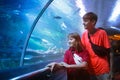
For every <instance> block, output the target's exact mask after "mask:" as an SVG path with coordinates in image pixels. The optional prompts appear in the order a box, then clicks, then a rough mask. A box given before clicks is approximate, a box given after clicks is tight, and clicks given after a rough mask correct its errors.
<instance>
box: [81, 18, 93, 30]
mask: <svg viewBox="0 0 120 80" xmlns="http://www.w3.org/2000/svg"><path fill="white" fill-rule="evenodd" d="M83 25H84V28H85V29H91V28H92V27H93V26H94V25H93V21H91V20H90V19H83Z"/></svg>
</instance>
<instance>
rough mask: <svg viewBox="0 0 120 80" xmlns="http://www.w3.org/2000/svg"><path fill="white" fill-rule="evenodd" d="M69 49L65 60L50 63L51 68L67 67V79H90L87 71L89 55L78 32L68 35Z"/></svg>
mask: <svg viewBox="0 0 120 80" xmlns="http://www.w3.org/2000/svg"><path fill="white" fill-rule="evenodd" d="M68 43H69V49H68V50H66V52H65V54H64V61H63V62H61V63H56V62H53V63H51V64H48V66H50V68H51V70H53V69H54V68H56V67H64V68H66V69H67V78H68V79H67V80H90V79H89V74H88V72H87V66H88V60H89V55H88V52H87V51H86V50H85V49H84V47H83V45H82V43H81V38H80V36H79V34H78V33H76V32H75V33H70V34H69V35H68Z"/></svg>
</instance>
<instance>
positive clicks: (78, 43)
mask: <svg viewBox="0 0 120 80" xmlns="http://www.w3.org/2000/svg"><path fill="white" fill-rule="evenodd" d="M70 37H72V38H74V39H75V42H76V46H75V49H76V50H77V51H78V52H81V51H83V45H82V42H81V38H80V35H79V34H78V33H77V32H74V33H70V34H69V35H68V38H70Z"/></svg>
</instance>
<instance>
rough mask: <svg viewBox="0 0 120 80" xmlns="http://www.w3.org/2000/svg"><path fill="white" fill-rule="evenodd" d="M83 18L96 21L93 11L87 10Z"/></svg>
mask: <svg viewBox="0 0 120 80" xmlns="http://www.w3.org/2000/svg"><path fill="white" fill-rule="evenodd" d="M84 19H89V20H90V21H96V22H97V19H98V17H97V15H96V14H95V13H93V12H88V13H86V14H85V15H84V16H83V20H84Z"/></svg>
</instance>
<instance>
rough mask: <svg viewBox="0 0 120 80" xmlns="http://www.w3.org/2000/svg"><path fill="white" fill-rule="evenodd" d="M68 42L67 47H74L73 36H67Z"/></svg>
mask: <svg viewBox="0 0 120 80" xmlns="http://www.w3.org/2000/svg"><path fill="white" fill-rule="evenodd" d="M68 44H69V47H75V45H76V42H75V38H73V37H69V38H68Z"/></svg>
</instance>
